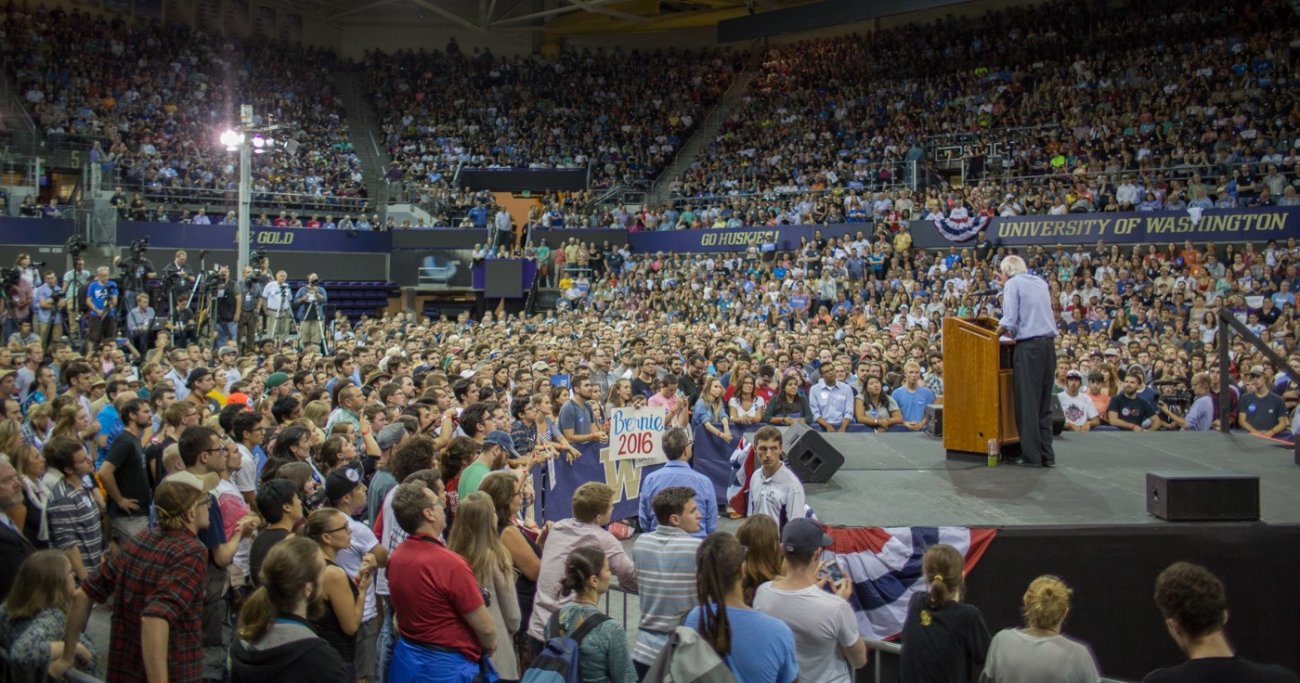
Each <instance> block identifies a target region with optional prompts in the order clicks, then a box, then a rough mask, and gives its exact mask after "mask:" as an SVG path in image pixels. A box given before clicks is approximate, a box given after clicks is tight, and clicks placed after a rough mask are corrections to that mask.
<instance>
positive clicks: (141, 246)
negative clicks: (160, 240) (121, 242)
mask: <svg viewBox="0 0 1300 683" xmlns="http://www.w3.org/2000/svg"><path fill="white" fill-rule="evenodd" d="M151 246H153V245H152V244H151V243H150V242H149V236H148V235H145V236H144V237H141V238H138V239H136V240H134V241H132V242H131V246H130V250H131V255H132V256H135V257H136V258H139V257H141V256H144V252H145V251H147V250H148V249H149V247H151Z"/></svg>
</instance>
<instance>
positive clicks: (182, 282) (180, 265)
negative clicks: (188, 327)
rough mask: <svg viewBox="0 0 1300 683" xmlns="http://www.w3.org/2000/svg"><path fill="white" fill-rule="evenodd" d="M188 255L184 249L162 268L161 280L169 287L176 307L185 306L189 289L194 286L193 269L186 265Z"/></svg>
mask: <svg viewBox="0 0 1300 683" xmlns="http://www.w3.org/2000/svg"><path fill="white" fill-rule="evenodd" d="M188 259H189V255H188V254H186V253H185V250H184V249H178V250H177V251H176V258H175V259H174V260H173V261H172V262H171V263H168V264H167V267H166V268H163V279H164V281H165V282H166V286H167V287H170V288H171V289H172V291H173V293H174V295H175V297H176V305H177V306H183V305H185V299H186V298H187V297H188V296H189V294H190V287H191V286H193V285H194V269H193V268H191V267H190V264H188V263H186V261H187V260H188Z"/></svg>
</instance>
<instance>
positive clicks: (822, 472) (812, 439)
mask: <svg viewBox="0 0 1300 683" xmlns="http://www.w3.org/2000/svg"><path fill="white" fill-rule="evenodd" d="M781 449H782V450H784V451H785V463H786V465H788V466H789V467H790V469H791V470H792V471H793V472H794V476H796V477H799V481H801V482H803V483H805V484H824V483H826V482H828V481H830V480H831V476H833V475H834V474H835V472H836V471H838V470H839V469H840V468H841V467H843V466H844V456H843V455H842V454H841V453H840V452H839V451H838V450H836V449H835V448H834V447H832V446H831V445H830V444H828V443H826V439H825V438H823V437H822V435H821V433H820V432H818V431H817V430H815V429H812V428H810V427H809V426H808V425H805V424H793V425H790V426H789V427H787V428H786V429H785V430H784V431H783V432H782V433H781Z"/></svg>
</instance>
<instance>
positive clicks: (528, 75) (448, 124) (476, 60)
mask: <svg viewBox="0 0 1300 683" xmlns="http://www.w3.org/2000/svg"><path fill="white" fill-rule="evenodd" d="M744 58H745V57H744V55H743V54H741V53H739V52H733V51H723V50H697V51H654V52H644V51H637V50H631V51H624V50H614V51H581V52H578V51H568V52H563V53H561V54H559V55H557V56H556V57H554V58H544V57H541V56H539V55H533V56H529V57H517V58H512V57H501V56H496V55H493V54H491V53H490V52H486V51H479V50H477V49H476V50H475V51H474V52H473V53H472V54H466V53H464V52H462V51H461V50H460V49H459V47H458V46H457V45H456V43H455V42H454V41H453V42H452V43H451V44H449V45H448V46H447V49H446V50H444V51H437V50H434V51H430V52H398V53H396V54H383V53H373V54H371V55H369V56H368V58H367V59H366V60H364V62H363V67H364V68H365V70H366V73H367V75H368V77H369V79H370V82H371V83H373V84H374V89H373V91H372V93H371V101H372V103H373V104H374V106H375V110H376V111H377V112H378V114H379V116H380V119H381V124H380V125H381V128H382V135H383V140H384V144H385V145H386V146H387V147H388V149H389V152H390V155H391V156H392V158H393V165H392V167H391V168H390V169H389V172H388V179H389V180H390V181H398V182H401V183H403V184H406V185H413V186H415V187H417V188H420V189H421V191H422V192H428V193H430V194H431V196H433V197H435V198H438V199H445V198H446V196H447V195H448V194H449V193H451V192H454V191H455V190H457V189H459V188H456V187H455V185H454V184H453V183H452V182H451V180H452V178H453V176H454V175H455V173H456V170H457V168H458V166H460V165H461V164H464V165H466V166H468V167H470V168H531V169H586V168H588V167H590V169H591V178H592V183H593V185H594V186H596V187H608V186H611V185H614V184H618V183H622V182H632V183H643V182H644V181H646V180H649V179H653V178H654V177H655V176H656V175H658V173H659V171H661V170H662V169H663V168H664V167H665V166H666V165H667V164H668V162H669V161H671V160H672V159H673V156H674V155H675V153H676V150H677V149H678V148H679V147H680V145H681V143H682V141H683V140H685V139H686V138H687V137H689V135H690V133H691V132H692V131H693V130H694V128H695V126H696V125H698V124H699V123H700V122H701V121H702V119H703V117H704V115H705V114H706V113H707V111H708V109H709V107H710V106H711V105H712V104H713V103H715V102H716V101H717V100H718V99H719V97H721V95H722V93H723V91H724V90H726V88H727V87H728V85H730V83H731V81H732V79H733V78H734V77H735V74H736V72H737V71H739V69H740V65H741V63H742V61H743V60H744Z"/></svg>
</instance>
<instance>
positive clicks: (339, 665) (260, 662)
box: [230, 616, 349, 683]
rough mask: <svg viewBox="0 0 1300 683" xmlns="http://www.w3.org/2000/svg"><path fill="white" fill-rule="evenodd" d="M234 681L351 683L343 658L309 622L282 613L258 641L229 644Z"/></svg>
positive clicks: (237, 640)
mask: <svg viewBox="0 0 1300 683" xmlns="http://www.w3.org/2000/svg"><path fill="white" fill-rule="evenodd" d="M230 681H231V683H260V682H265V681H275V683H349V681H348V677H347V671H346V670H345V669H344V668H343V659H342V658H340V657H339V653H338V652H336V651H335V650H334V648H332V647H330V645H329V643H327V642H325V640H324V639H323V638H320V637H319V636H317V635H316V632H315V631H313V630H312V628H311V626H309V625H308V624H307V622H306V621H304V620H302V619H300V618H298V617H294V616H281V617H280V618H279V619H277V620H276V621H275V623H274V624H272V625H271V629H270V630H269V631H267V632H266V635H264V636H262V638H261V639H260V640H258V641H257V642H256V643H249V642H247V641H245V640H243V639H242V638H236V639H235V642H234V643H233V644H232V645H231V647H230Z"/></svg>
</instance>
